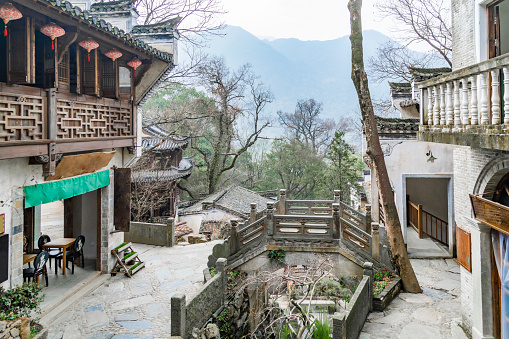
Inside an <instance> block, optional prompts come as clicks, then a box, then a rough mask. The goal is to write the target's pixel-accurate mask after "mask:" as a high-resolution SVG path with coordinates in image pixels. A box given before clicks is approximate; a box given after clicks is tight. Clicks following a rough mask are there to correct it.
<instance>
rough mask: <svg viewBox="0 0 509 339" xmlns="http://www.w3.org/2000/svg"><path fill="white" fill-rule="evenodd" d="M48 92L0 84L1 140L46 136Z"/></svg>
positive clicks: (20, 139)
mask: <svg viewBox="0 0 509 339" xmlns="http://www.w3.org/2000/svg"><path fill="white" fill-rule="evenodd" d="M45 111H46V93H44V91H43V90H41V89H34V88H30V87H25V86H17V87H8V86H5V85H4V84H0V142H3V141H27V140H43V139H45V138H46V114H45Z"/></svg>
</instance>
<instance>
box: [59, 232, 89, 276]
mask: <svg viewBox="0 0 509 339" xmlns="http://www.w3.org/2000/svg"><path fill="white" fill-rule="evenodd" d="M83 245H85V237H84V236H83V235H80V236H78V237H77V238H76V241H75V242H74V245H73V248H72V251H68V252H66V254H65V257H66V262H65V267H66V268H69V267H68V266H67V263H68V262H69V261H71V262H72V274H74V264H75V262H76V260H77V259H78V258H80V260H81V267H85V257H84V256H83ZM62 259H63V253H61V254H59V255H58V256H57V260H62Z"/></svg>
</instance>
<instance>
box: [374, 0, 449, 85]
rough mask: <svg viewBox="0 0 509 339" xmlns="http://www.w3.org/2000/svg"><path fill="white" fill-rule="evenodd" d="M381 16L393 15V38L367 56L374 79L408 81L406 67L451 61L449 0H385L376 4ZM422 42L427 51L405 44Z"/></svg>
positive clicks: (409, 76)
mask: <svg viewBox="0 0 509 339" xmlns="http://www.w3.org/2000/svg"><path fill="white" fill-rule="evenodd" d="M377 9H378V11H379V14H380V16H381V17H383V18H391V19H394V20H393V22H394V26H395V27H394V28H395V31H396V32H397V37H396V40H398V42H401V44H399V43H396V42H394V41H388V42H386V43H384V44H382V45H381V46H380V47H379V48H377V54H376V55H375V56H373V57H371V58H369V59H368V69H369V72H370V77H371V78H372V79H373V80H374V81H386V80H393V81H407V82H408V81H411V74H410V72H409V69H410V67H417V68H427V67H430V66H432V65H444V64H447V65H448V66H451V65H452V61H451V54H452V28H451V27H452V25H451V16H450V1H445V0H387V1H379V2H378V4H377ZM414 43H420V44H425V45H426V46H428V47H429V49H430V50H429V53H418V52H414V51H412V50H410V49H409V48H408V47H409V46H410V45H412V44H414Z"/></svg>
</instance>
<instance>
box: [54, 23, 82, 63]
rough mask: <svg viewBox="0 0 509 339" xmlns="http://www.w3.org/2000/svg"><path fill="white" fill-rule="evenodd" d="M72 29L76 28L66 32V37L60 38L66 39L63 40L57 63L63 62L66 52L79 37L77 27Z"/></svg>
mask: <svg viewBox="0 0 509 339" xmlns="http://www.w3.org/2000/svg"><path fill="white" fill-rule="evenodd" d="M71 29H73V30H74V32H73V31H70V32H67V31H66V32H65V35H64V38H60V39H61V40H64V41H63V42H62V47H61V48H60V50H59V51H58V60H57V64H59V63H61V62H62V58H63V57H64V54H65V52H67V50H68V49H69V47H70V46H71V45H72V44H73V43H74V42H75V41H76V39H78V30H77V29H76V27H72V28H71Z"/></svg>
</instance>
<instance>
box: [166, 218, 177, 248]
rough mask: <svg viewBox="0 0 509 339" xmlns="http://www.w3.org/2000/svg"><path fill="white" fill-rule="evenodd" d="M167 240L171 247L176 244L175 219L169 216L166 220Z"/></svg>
mask: <svg viewBox="0 0 509 339" xmlns="http://www.w3.org/2000/svg"><path fill="white" fill-rule="evenodd" d="M166 237H167V239H166V242H167V244H168V246H169V247H173V246H175V219H174V218H168V220H166Z"/></svg>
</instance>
